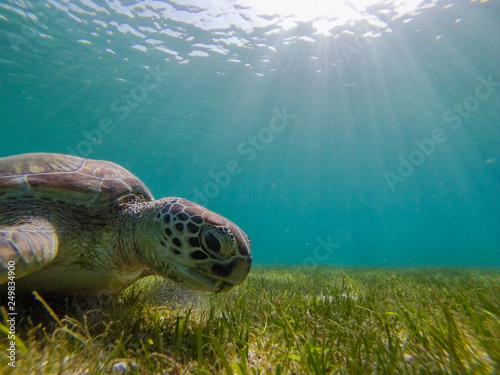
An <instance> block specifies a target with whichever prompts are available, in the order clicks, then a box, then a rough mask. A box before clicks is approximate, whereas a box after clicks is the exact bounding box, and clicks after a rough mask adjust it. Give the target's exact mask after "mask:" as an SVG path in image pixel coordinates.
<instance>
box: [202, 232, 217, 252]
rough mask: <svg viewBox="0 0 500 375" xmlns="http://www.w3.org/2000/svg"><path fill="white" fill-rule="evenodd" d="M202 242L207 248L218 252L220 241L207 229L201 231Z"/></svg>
mask: <svg viewBox="0 0 500 375" xmlns="http://www.w3.org/2000/svg"><path fill="white" fill-rule="evenodd" d="M203 242H204V243H205V245H206V246H207V247H208V250H212V251H213V252H214V253H218V252H220V249H221V246H220V242H219V240H218V239H217V238H216V237H215V236H214V235H213V234H212V233H211V232H210V231H209V230H206V231H204V232H203Z"/></svg>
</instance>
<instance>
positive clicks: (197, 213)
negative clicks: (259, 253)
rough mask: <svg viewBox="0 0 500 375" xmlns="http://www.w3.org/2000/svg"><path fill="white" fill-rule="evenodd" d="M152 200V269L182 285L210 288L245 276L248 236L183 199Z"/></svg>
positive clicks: (226, 285) (235, 282)
mask: <svg viewBox="0 0 500 375" xmlns="http://www.w3.org/2000/svg"><path fill="white" fill-rule="evenodd" d="M158 203H160V205H157V206H156V213H155V215H154V220H155V224H156V225H153V228H155V229H154V230H155V231H159V232H160V233H157V234H156V235H153V236H152V237H153V238H154V239H155V240H156V244H155V249H156V251H155V254H154V257H153V261H152V262H151V263H153V264H150V267H151V268H152V269H153V271H155V272H157V273H159V274H162V275H163V276H166V277H168V278H170V279H172V280H173V281H175V282H177V283H179V284H182V285H184V286H185V287H187V288H190V289H197V290H205V291H213V292H221V291H227V290H229V289H231V288H232V287H233V286H234V285H238V284H241V283H242V282H243V281H244V280H245V278H246V276H247V274H248V272H249V271H250V266H251V263H252V256H251V254H250V239H249V238H248V236H247V235H246V234H245V233H244V232H243V231H242V230H241V229H240V228H239V227H238V226H236V225H235V224H233V223H232V222H230V221H229V220H227V219H226V218H224V217H222V216H220V215H218V214H216V213H214V212H212V211H210V210H207V209H206V208H203V207H201V206H199V205H197V204H195V203H193V202H190V201H188V200H186V199H182V198H164V199H162V200H160V201H158Z"/></svg>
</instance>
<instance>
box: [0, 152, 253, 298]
mask: <svg viewBox="0 0 500 375" xmlns="http://www.w3.org/2000/svg"><path fill="white" fill-rule="evenodd" d="M251 262H252V256H251V254H250V240H249V239H248V237H247V235H246V234H245V233H244V232H243V231H242V230H241V229H240V228H239V227H237V226H236V225H235V224H233V223H232V222H230V221H229V220H227V219H225V218H224V217H222V216H220V215H218V214H216V213H214V212H211V211H209V210H207V209H206V208H203V207H201V206H199V205H197V204H195V203H193V202H190V201H188V200H185V199H182V198H172V197H171V198H163V199H160V200H153V196H152V195H151V193H150V192H149V190H148V189H147V188H146V186H145V185H144V184H143V183H142V182H141V181H140V180H139V179H138V178H137V177H135V176H134V175H133V174H132V173H130V172H129V171H127V170H126V169H124V168H123V167H120V166H119V165H117V164H115V163H111V162H108V161H100V160H89V159H83V158H79V157H75V156H69V155H61V154H46V153H37V154H24V155H17V156H9V157H5V158H0V284H5V283H6V282H7V281H9V273H8V271H9V265H10V266H11V267H10V270H13V269H14V273H15V288H16V292H29V291H32V290H38V291H49V292H51V291H52V292H64V293H84V294H94V295H108V294H112V293H115V292H118V291H120V290H121V289H123V288H125V287H126V286H128V285H130V284H131V283H133V282H134V281H136V280H138V279H139V278H141V277H143V276H146V275H151V274H159V275H163V276H165V277H168V278H170V279H172V280H174V281H176V282H178V283H181V284H183V285H184V286H186V287H188V288H191V289H198V290H206V291H215V292H220V291H226V290H229V289H230V288H231V287H233V286H234V285H237V284H241V283H242V282H243V280H244V279H245V277H246V276H247V274H248V271H249V270H250V265H251ZM11 275H12V273H11Z"/></svg>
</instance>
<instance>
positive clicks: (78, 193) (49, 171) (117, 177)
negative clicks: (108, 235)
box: [0, 153, 153, 206]
mask: <svg viewBox="0 0 500 375" xmlns="http://www.w3.org/2000/svg"><path fill="white" fill-rule="evenodd" d="M130 193H132V194H137V195H142V196H144V197H145V198H146V199H147V200H152V199H153V196H152V195H151V192H150V191H149V190H148V188H147V187H146V186H145V185H144V184H143V183H142V181H141V180H139V179H138V178H137V177H135V176H134V175H133V174H132V173H130V172H129V171H127V170H126V169H125V168H123V167H121V166H119V165H118V164H115V163H112V162H109V161H102V160H91V159H84V158H80V157H77V156H70V155H62V154H49V153H34V154H23V155H15V156H8V157H5V158H0V201H1V200H3V199H4V198H6V197H8V196H12V195H16V196H18V197H20V198H22V196H23V194H26V195H28V194H29V195H31V194H33V195H35V196H37V197H40V196H44V197H49V198H50V197H54V198H57V200H58V201H66V202H69V203H72V204H78V205H86V206H98V205H102V204H106V203H110V202H112V201H115V200H116V199H117V198H119V197H121V196H123V195H126V194H130Z"/></svg>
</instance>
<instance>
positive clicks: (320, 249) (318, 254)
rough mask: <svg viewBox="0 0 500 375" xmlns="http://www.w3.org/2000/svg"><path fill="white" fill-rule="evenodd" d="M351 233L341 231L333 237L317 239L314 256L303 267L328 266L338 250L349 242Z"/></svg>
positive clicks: (306, 260)
mask: <svg viewBox="0 0 500 375" xmlns="http://www.w3.org/2000/svg"><path fill="white" fill-rule="evenodd" d="M350 239H351V233H349V232H348V231H346V230H343V229H342V230H339V231H338V232H337V233H336V234H335V235H334V236H333V237H332V236H331V235H328V236H326V240H325V239H324V238H323V237H316V243H317V246H315V247H314V250H313V252H312V255H311V256H309V257H307V258H305V259H304V260H303V261H302V264H303V265H306V266H312V267H317V266H318V265H319V264H322V263H323V264H326V263H328V261H330V260H331V259H332V258H333V256H334V254H335V253H338V249H339V248H340V247H341V246H342V245H344V244H345V243H347V242H349V240H350Z"/></svg>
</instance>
